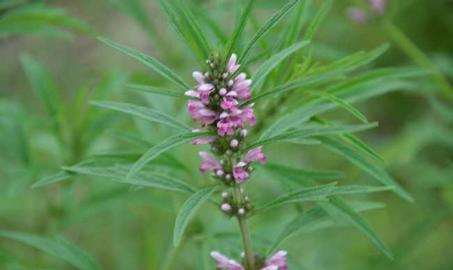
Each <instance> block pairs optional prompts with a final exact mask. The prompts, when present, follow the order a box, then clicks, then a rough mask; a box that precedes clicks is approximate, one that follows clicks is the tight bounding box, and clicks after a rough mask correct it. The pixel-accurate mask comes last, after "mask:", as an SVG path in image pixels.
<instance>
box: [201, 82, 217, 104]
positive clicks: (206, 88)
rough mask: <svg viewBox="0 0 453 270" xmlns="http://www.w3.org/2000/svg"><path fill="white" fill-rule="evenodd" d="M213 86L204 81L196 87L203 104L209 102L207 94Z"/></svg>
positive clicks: (212, 89)
mask: <svg viewBox="0 0 453 270" xmlns="http://www.w3.org/2000/svg"><path fill="white" fill-rule="evenodd" d="M214 89H215V86H214V85H213V84H210V83H204V84H201V85H199V86H198V87H197V90H198V93H199V94H200V100H201V102H203V103H204V104H209V95H210V94H211V92H212V91H214Z"/></svg>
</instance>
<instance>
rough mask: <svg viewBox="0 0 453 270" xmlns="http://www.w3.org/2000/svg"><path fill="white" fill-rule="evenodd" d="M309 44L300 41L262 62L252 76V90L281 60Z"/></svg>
mask: <svg viewBox="0 0 453 270" xmlns="http://www.w3.org/2000/svg"><path fill="white" fill-rule="evenodd" d="M309 43H310V42H309V41H301V42H298V43H296V44H294V45H292V46H290V47H288V48H286V49H284V50H282V51H281V52H279V53H276V54H274V55H273V56H272V57H271V58H270V59H269V60H267V61H266V62H264V63H263V64H262V65H261V66H260V67H259V68H258V70H257V71H256V72H255V75H254V76H253V78H252V80H253V85H252V90H254V89H256V88H257V87H258V86H259V85H260V82H261V81H263V80H264V79H265V78H266V76H267V75H269V73H270V72H271V71H272V70H273V69H274V68H276V67H277V66H278V65H279V64H280V63H281V62H282V61H283V60H285V59H286V58H287V57H288V56H290V55H291V54H293V53H295V52H296V51H298V50H300V49H301V48H303V47H305V46H307V45H308V44H309Z"/></svg>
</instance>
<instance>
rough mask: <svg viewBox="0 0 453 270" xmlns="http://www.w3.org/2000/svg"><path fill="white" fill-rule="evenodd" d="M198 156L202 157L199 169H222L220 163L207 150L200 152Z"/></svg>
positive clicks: (204, 170)
mask: <svg viewBox="0 0 453 270" xmlns="http://www.w3.org/2000/svg"><path fill="white" fill-rule="evenodd" d="M199 155H200V157H201V158H202V159H203V160H202V162H201V166H200V171H201V172H202V173H206V172H207V171H214V172H216V171H218V170H222V169H223V168H222V164H220V162H219V161H218V160H217V159H215V158H214V157H213V156H212V155H210V154H209V153H207V152H200V153H199Z"/></svg>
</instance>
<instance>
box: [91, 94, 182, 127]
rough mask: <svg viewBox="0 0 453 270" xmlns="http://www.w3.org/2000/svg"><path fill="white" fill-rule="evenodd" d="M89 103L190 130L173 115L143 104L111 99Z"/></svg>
mask: <svg viewBox="0 0 453 270" xmlns="http://www.w3.org/2000/svg"><path fill="white" fill-rule="evenodd" d="M91 104H93V105H95V106H98V107H101V108H107V109H110V110H114V111H118V112H122V113H126V114H130V115H134V116H137V117H140V118H143V119H145V120H149V121H151V122H156V123H159V124H163V125H167V126H170V127H173V128H177V129H180V130H185V131H188V130H190V127H189V126H187V125H186V124H184V123H182V122H180V121H179V120H177V119H175V118H174V117H173V116H171V115H168V114H165V113H162V112H159V111H156V110H153V109H151V108H146V107H143V106H138V105H135V104H130V103H124V102H113V101H94V102H91Z"/></svg>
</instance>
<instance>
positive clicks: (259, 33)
mask: <svg viewBox="0 0 453 270" xmlns="http://www.w3.org/2000/svg"><path fill="white" fill-rule="evenodd" d="M298 1H299V0H294V1H291V2H289V3H287V4H286V5H284V6H283V7H282V8H281V9H279V10H278V11H277V12H275V13H274V14H273V15H272V17H271V18H270V19H269V20H268V21H267V22H266V23H265V24H264V25H263V26H262V27H261V28H260V29H258V31H257V32H256V34H255V35H254V36H253V37H252V39H251V40H250V41H249V42H248V44H247V46H246V47H245V49H244V52H243V53H242V54H241V56H240V58H239V62H246V61H245V60H246V59H247V57H248V54H249V53H250V51H251V50H252V49H253V47H255V45H256V43H257V42H258V40H260V39H261V38H262V37H263V36H264V35H265V34H266V33H267V32H269V30H270V29H272V28H273V27H274V26H275V25H276V24H277V23H278V22H279V21H280V19H281V18H283V17H284V15H285V14H287V13H288V12H289V11H290V10H291V9H292V8H293V7H294V5H295V4H297V2H298Z"/></svg>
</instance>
